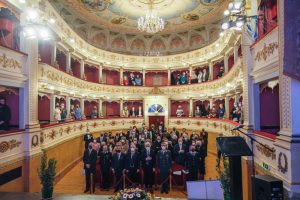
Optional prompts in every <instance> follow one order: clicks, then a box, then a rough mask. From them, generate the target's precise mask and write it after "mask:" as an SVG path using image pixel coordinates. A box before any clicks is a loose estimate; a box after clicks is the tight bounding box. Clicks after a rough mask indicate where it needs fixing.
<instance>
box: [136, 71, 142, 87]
mask: <svg viewBox="0 0 300 200" xmlns="http://www.w3.org/2000/svg"><path fill="white" fill-rule="evenodd" d="M135 85H138V86H141V85H142V79H141V77H140V75H139V74H137V75H136V77H135Z"/></svg>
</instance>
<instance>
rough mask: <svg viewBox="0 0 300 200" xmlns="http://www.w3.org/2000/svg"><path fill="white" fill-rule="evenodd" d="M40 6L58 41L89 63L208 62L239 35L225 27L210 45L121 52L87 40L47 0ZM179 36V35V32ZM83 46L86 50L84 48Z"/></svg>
mask: <svg viewBox="0 0 300 200" xmlns="http://www.w3.org/2000/svg"><path fill="white" fill-rule="evenodd" d="M41 9H42V11H43V13H44V17H45V19H50V18H53V19H55V21H56V22H55V23H54V24H48V26H49V27H50V28H51V29H52V30H53V31H54V32H55V33H56V34H57V35H58V37H59V38H60V39H61V40H60V43H62V44H63V45H64V46H67V47H72V49H73V50H74V52H76V53H78V54H80V55H82V56H83V57H85V58H87V61H90V62H92V63H104V62H109V63H110V64H111V65H113V66H124V65H125V66H126V65H127V66H128V67H132V68H139V69H140V67H141V66H145V67H146V68H147V69H151V68H152V69H153V68H154V69H158V68H160V69H161V68H162V67H166V66H174V67H182V64H184V63H191V64H193V63H201V62H207V60H214V59H215V58H216V57H219V56H220V55H222V54H225V52H228V51H229V50H230V48H232V47H233V44H234V43H235V42H236V41H238V40H239V39H240V35H239V33H238V32H235V31H227V32H226V33H225V35H224V36H223V37H220V38H219V39H217V40H216V41H215V42H213V43H212V44H210V45H209V46H206V47H203V48H201V49H198V50H194V51H190V52H188V53H181V54H176V55H172V56H132V55H124V54H118V53H112V52H109V51H105V50H102V49H100V48H96V47H94V46H92V45H90V44H89V43H87V42H86V41H85V40H84V39H82V38H81V37H80V36H79V35H78V34H77V33H76V32H75V31H73V29H72V28H71V27H70V26H69V25H68V24H67V23H66V22H65V21H64V20H63V19H62V17H61V16H60V15H59V14H58V13H57V11H56V10H55V9H54V8H53V7H52V6H51V5H50V3H49V2H47V1H44V3H43V7H42V8H41ZM116 37H117V36H116ZM176 37H177V36H176ZM178 37H179V38H180V35H179V36H178ZM70 38H72V39H74V41H75V42H74V43H72V42H71V41H69V39H70ZM106 42H108V41H106ZM188 42H189V41H188ZM217 43H218V44H219V46H218V45H217V46H218V47H216V44H217ZM127 46H128V45H127ZM82 50H86V51H85V52H83V51H82Z"/></svg>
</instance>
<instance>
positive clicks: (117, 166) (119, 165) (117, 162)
mask: <svg viewBox="0 0 300 200" xmlns="http://www.w3.org/2000/svg"><path fill="white" fill-rule="evenodd" d="M112 169H114V170H115V173H116V174H121V173H122V172H123V170H124V169H125V154H123V153H120V158H119V156H118V153H115V154H113V156H112Z"/></svg>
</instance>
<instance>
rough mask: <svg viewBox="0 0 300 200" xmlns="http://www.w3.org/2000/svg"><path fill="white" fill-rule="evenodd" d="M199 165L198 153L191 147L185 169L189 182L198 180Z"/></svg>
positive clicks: (193, 146)
mask: <svg viewBox="0 0 300 200" xmlns="http://www.w3.org/2000/svg"><path fill="white" fill-rule="evenodd" d="M199 163H200V157H199V153H198V152H197V151H196V148H195V145H191V148H190V151H189V152H188V153H187V156H186V168H187V170H188V171H189V175H188V177H189V179H188V180H189V181H196V180H198V170H199Z"/></svg>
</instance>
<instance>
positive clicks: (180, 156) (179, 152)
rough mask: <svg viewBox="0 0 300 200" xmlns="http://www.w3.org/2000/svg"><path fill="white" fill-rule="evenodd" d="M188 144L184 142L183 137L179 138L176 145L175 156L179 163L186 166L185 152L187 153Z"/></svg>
mask: <svg viewBox="0 0 300 200" xmlns="http://www.w3.org/2000/svg"><path fill="white" fill-rule="evenodd" d="M186 148H187V147H186V145H185V144H184V143H183V139H182V138H179V139H178V144H176V145H175V146H174V150H173V152H174V157H175V162H176V164H178V165H182V166H184V164H185V153H186V151H185V150H186Z"/></svg>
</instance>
